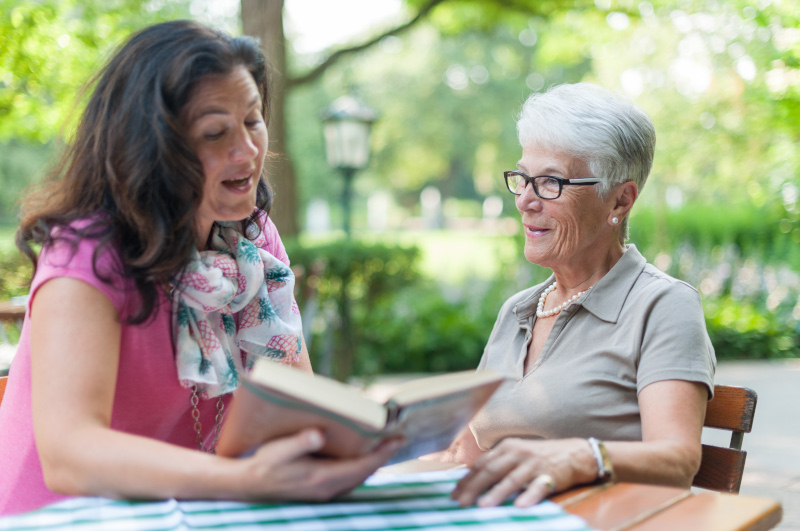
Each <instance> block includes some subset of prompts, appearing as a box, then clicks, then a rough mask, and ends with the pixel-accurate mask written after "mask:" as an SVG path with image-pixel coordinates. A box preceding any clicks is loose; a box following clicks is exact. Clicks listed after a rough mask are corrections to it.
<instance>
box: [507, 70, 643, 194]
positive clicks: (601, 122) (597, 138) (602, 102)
mask: <svg viewBox="0 0 800 531" xmlns="http://www.w3.org/2000/svg"><path fill="white" fill-rule="evenodd" d="M517 133H518V136H519V143H520V144H521V145H522V146H523V147H525V146H530V145H540V146H545V147H547V148H549V149H554V150H556V151H563V152H565V153H568V154H570V155H572V156H574V157H576V158H579V159H581V160H583V161H584V162H586V163H587V164H588V165H589V171H591V172H592V176H594V177H597V178H598V179H601V181H602V182H601V183H600V184H599V185H598V193H599V194H600V195H601V196H604V195H605V194H606V193H608V191H609V190H610V189H611V187H613V186H614V185H617V184H620V183H624V182H626V181H633V182H634V183H636V186H637V187H638V189H639V190H640V191H641V189H642V188H643V187H644V183H645V181H647V176H648V175H649V174H650V168H651V167H652V165H653V154H654V152H655V147H656V130H655V127H654V126H653V122H652V120H650V117H649V116H647V113H645V112H644V111H643V110H642V109H640V108H639V107H637V106H636V105H634V104H633V103H631V102H630V101H628V100H627V99H625V98H623V97H621V96H618V95H617V94H614V93H613V92H610V91H608V90H606V89H604V88H602V87H600V86H598V85H594V84H591V83H575V84H568V85H556V86H554V87H551V88H550V89H548V90H547V91H546V92H543V93H534V94H531V95H530V97H528V99H527V101H525V103H524V105H523V106H522V110H521V111H520V115H519V119H518V120H517ZM581 177H586V176H585V175H581Z"/></svg>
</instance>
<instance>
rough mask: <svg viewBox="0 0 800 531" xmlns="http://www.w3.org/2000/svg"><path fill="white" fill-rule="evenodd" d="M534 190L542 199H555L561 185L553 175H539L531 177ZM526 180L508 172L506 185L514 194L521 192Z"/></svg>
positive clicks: (559, 192) (523, 190)
mask: <svg viewBox="0 0 800 531" xmlns="http://www.w3.org/2000/svg"><path fill="white" fill-rule="evenodd" d="M532 181H533V184H534V191H535V192H536V193H537V195H539V196H540V197H542V198H544V199H555V198H557V197H558V196H559V195H560V194H561V185H560V183H559V182H558V179H554V178H553V177H547V176H541V177H534V178H533V179H532ZM526 184H527V181H526V180H525V178H524V177H523V176H522V175H520V174H518V173H509V174H508V185H509V188H511V191H513V192H514V193H515V194H519V195H521V194H523V193H524V192H525V185H526Z"/></svg>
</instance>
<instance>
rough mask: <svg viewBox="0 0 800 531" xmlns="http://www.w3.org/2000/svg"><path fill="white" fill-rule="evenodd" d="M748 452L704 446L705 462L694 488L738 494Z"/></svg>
mask: <svg viewBox="0 0 800 531" xmlns="http://www.w3.org/2000/svg"><path fill="white" fill-rule="evenodd" d="M746 459H747V452H743V451H741V450H731V449H730V448H719V447H718V446H709V445H707V444H704V445H703V461H702V462H701V464H700V470H699V471H698V472H697V475H696V476H695V478H694V482H693V483H692V486H694V487H700V488H703V489H710V490H718V491H724V492H730V493H738V492H739V487H741V485H742V475H743V474H744V462H745V460H746Z"/></svg>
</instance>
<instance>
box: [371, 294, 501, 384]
mask: <svg viewBox="0 0 800 531" xmlns="http://www.w3.org/2000/svg"><path fill="white" fill-rule="evenodd" d="M484 284H486V283H484ZM489 285H490V284H486V285H481V283H476V285H473V286H470V293H469V297H468V298H466V299H457V300H450V299H448V298H447V297H445V295H444V294H443V293H442V291H441V288H440V287H439V286H437V285H436V283H435V282H433V281H430V280H429V281H426V282H422V283H420V284H418V285H415V286H409V287H407V288H405V289H403V290H402V291H400V292H398V293H396V294H395V296H394V297H392V298H391V299H387V300H385V301H384V303H383V304H381V305H379V306H378V307H377V308H375V309H374V311H372V312H370V314H369V316H368V319H367V322H366V323H365V324H367V325H368V326H367V327H366V328H365V330H364V339H363V343H362V344H361V345H360V348H359V356H358V360H357V363H356V372H357V373H358V374H360V375H366V376H369V375H376V374H385V373H402V372H450V371H458V370H469V369H474V368H475V367H477V365H478V361H479V360H480V357H481V354H482V353H483V347H484V346H485V345H486V341H487V339H488V338H489V334H490V333H491V331H492V325H493V324H494V320H495V318H496V317H497V312H498V311H499V309H500V306H501V304H502V302H503V301H502V300H499V297H497V294H498V291H493V290H491V289H487V288H488V287H489ZM503 288H505V286H504V287H503ZM499 292H500V293H502V290H500V291H499Z"/></svg>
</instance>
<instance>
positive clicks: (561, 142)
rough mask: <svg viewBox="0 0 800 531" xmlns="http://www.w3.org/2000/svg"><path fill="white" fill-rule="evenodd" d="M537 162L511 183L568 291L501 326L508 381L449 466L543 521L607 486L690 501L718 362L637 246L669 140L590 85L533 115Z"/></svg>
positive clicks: (534, 253) (527, 146) (555, 280)
mask: <svg viewBox="0 0 800 531" xmlns="http://www.w3.org/2000/svg"><path fill="white" fill-rule="evenodd" d="M517 129H518V132H519V140H520V144H521V145H522V158H521V159H520V160H519V162H518V163H517V169H515V170H511V171H506V172H505V173H504V178H505V182H506V184H507V186H508V190H509V192H511V193H512V194H514V195H515V196H516V197H515V200H516V206H517V209H518V210H519V212H520V214H521V216H522V225H523V227H524V231H525V248H524V253H525V258H526V259H527V260H528V261H530V262H532V263H534V264H538V265H540V266H542V267H546V268H549V269H551V270H552V271H553V275H552V276H551V277H550V278H549V279H548V280H546V281H545V282H544V283H542V284H540V285H537V286H533V287H531V288H528V289H526V290H524V291H522V292H520V293H517V294H516V295H514V296H513V297H511V298H510V299H509V300H508V301H507V302H506V303H505V304H504V305H503V307H502V309H501V310H500V313H499V316H498V318H497V321H496V323H495V326H494V330H493V331H492V334H491V336H490V338H489V341H488V344H487V345H486V349H485V350H484V353H483V358H482V359H481V362H480V366H479V368H480V369H484V368H491V369H494V370H495V371H498V372H500V373H502V374H504V375H505V376H506V377H507V378H508V379H507V381H506V383H505V384H504V385H503V386H502V387H501V388H500V389H499V390H498V391H497V392H496V393H495V395H494V396H493V397H492V399H491V400H490V401H489V403H488V404H487V405H486V406H485V407H484V409H483V410H482V411H481V412H480V413H479V414H478V415H477V416H476V418H475V419H473V421H472V423H471V424H470V430H467V431H465V433H464V434H463V435H462V437H460V438H459V440H458V441H457V443H456V444H454V445H453V446H452V447H451V448H450V449H449V450H448V451H447V452H446V453H445V454H444V455H443V456H440V457H441V458H444V459H445V460H454V461H458V462H463V463H467V464H468V465H470V466H471V470H470V472H469V473H468V475H467V476H465V477H464V478H463V479H462V480H461V481H460V483H459V484H458V486H457V487H456V489H455V490H454V492H453V498H454V499H456V500H458V501H459V502H460V503H461V504H462V505H469V504H472V503H476V502H477V504H478V505H480V506H491V505H496V504H499V503H501V502H502V501H503V500H504V499H506V498H507V497H508V496H510V495H513V494H515V493H517V492H521V493H520V494H519V496H518V497H517V499H516V502H515V503H516V504H517V505H518V506H527V505H531V504H534V503H537V502H538V501H539V500H541V499H543V498H545V497H546V496H548V495H550V494H552V493H553V492H556V491H560V490H564V489H567V488H569V487H571V486H573V485H578V484H584V483H592V482H597V481H601V482H602V481H614V480H619V481H630V482H647V483H659V484H664V485H680V486H685V487H688V486H689V485H690V484H691V482H692V478H693V477H694V475H695V473H696V472H697V470H698V467H699V466H700V459H701V445H700V435H701V430H702V426H703V418H704V416H705V409H706V402H707V400H709V399H710V397H711V396H712V393H713V377H714V367H715V364H716V359H715V356H714V350H713V347H712V345H711V342H710V340H709V337H708V334H707V332H706V328H705V321H704V319H703V309H702V306H701V302H700V296H699V294H698V293H697V291H696V290H695V289H694V288H692V287H691V286H689V285H688V284H686V283H684V282H681V281H679V280H676V279H674V278H672V277H670V276H668V275H666V274H665V273H663V272H661V271H659V270H658V269H656V268H655V267H653V266H652V265H650V264H648V263H647V262H646V260H645V258H644V257H643V256H642V255H641V254H640V253H639V251H638V250H637V249H636V247H635V246H634V245H626V244H625V241H626V239H627V224H628V215H629V214H630V211H631V208H632V207H633V205H634V203H635V202H636V199H637V197H638V195H639V192H640V191H641V189H642V188H643V187H644V184H645V181H646V179H647V175H648V173H649V172H650V167H651V165H652V161H653V153H654V149H655V139H656V137H655V129H654V127H653V124H652V122H651V120H650V119H649V117H648V116H647V115H646V114H645V113H644V111H642V110H641V109H639V108H637V107H636V106H634V105H633V104H631V103H630V102H628V101H626V100H624V99H622V98H620V97H618V96H616V95H614V94H612V93H610V92H608V91H606V90H605V89H602V88H600V87H598V86H596V85H592V84H588V83H578V84H574V85H560V86H556V87H554V88H552V89H550V90H549V91H547V92H545V93H542V94H533V95H532V96H530V97H529V98H528V100H527V101H526V102H525V105H524V106H523V108H522V113H521V116H520V119H519V121H518V124H517Z"/></svg>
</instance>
